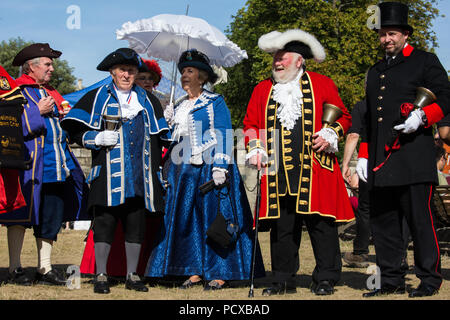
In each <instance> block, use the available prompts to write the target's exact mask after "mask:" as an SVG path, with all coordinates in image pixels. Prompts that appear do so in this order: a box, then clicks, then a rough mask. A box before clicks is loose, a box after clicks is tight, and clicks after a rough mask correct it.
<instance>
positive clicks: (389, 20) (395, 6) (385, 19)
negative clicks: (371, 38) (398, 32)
mask: <svg viewBox="0 0 450 320" xmlns="http://www.w3.org/2000/svg"><path fill="white" fill-rule="evenodd" d="M378 6H379V8H380V27H381V28H383V27H398V28H400V29H403V30H408V31H409V35H411V34H412V33H413V31H414V28H413V27H411V26H410V25H409V24H408V6H407V5H406V4H404V3H400V2H382V3H380V4H379V5H378ZM375 31H378V30H375Z"/></svg>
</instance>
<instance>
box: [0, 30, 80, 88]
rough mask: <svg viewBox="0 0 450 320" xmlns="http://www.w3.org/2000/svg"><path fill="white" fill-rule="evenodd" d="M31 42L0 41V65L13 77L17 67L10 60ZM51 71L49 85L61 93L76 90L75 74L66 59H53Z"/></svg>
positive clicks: (15, 39)
mask: <svg viewBox="0 0 450 320" xmlns="http://www.w3.org/2000/svg"><path fill="white" fill-rule="evenodd" d="M32 43H33V42H27V41H25V40H23V39H22V38H20V37H19V38H14V39H10V40H9V41H8V42H6V41H2V42H1V43H0V65H2V66H3V68H5V70H6V71H7V72H8V73H9V74H10V75H11V76H12V77H13V78H17V76H18V74H19V67H14V66H13V65H12V61H13V60H14V57H15V56H16V55H17V53H19V51H20V50H22V49H23V48H25V47H26V46H29V45H30V44H32ZM53 68H54V69H55V71H53V74H52V79H51V81H50V85H51V86H53V87H54V88H55V89H56V90H58V92H59V93H60V94H61V95H64V94H67V93H71V92H74V91H76V86H75V81H76V78H75V76H73V75H72V72H73V70H74V69H73V68H72V67H70V66H69V63H68V62H67V61H66V60H61V59H53Z"/></svg>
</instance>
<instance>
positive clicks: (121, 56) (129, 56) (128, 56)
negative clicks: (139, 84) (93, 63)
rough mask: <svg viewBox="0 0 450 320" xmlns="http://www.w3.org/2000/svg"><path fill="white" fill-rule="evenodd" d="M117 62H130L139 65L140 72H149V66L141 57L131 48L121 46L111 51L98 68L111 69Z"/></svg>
mask: <svg viewBox="0 0 450 320" xmlns="http://www.w3.org/2000/svg"><path fill="white" fill-rule="evenodd" d="M116 64H129V65H133V66H136V67H138V69H139V71H140V72H148V68H147V66H146V65H145V63H143V62H142V59H141V57H140V56H139V55H138V54H137V53H136V51H134V50H133V49H130V48H119V49H117V50H116V51H114V52H111V53H110V54H108V55H107V56H106V58H105V59H103V61H102V62H100V64H99V65H98V66H97V70H100V71H109V69H111V67H113V66H114V65H116Z"/></svg>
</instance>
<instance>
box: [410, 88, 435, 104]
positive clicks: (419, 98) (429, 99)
mask: <svg viewBox="0 0 450 320" xmlns="http://www.w3.org/2000/svg"><path fill="white" fill-rule="evenodd" d="M436 100H437V98H436V96H435V94H434V93H433V92H431V90H429V89H427V88H424V87H418V88H417V94H416V100H415V101H414V103H413V104H414V107H416V108H423V107H426V106H428V105H430V104H432V103H433V102H435V101H436Z"/></svg>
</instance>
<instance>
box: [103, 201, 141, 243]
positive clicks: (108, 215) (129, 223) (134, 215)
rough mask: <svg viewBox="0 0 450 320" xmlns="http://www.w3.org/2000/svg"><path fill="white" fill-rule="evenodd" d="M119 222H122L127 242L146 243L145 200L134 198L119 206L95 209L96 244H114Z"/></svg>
mask: <svg viewBox="0 0 450 320" xmlns="http://www.w3.org/2000/svg"><path fill="white" fill-rule="evenodd" d="M119 220H120V221H121V222H122V227H123V233H124V235H125V241H126V242H130V243H142V242H143V241H144V236H145V226H146V221H145V206H144V200H143V199H142V198H132V199H127V200H126V201H125V203H124V204H121V205H118V206H114V207H104V206H96V207H95V208H94V242H106V243H109V244H112V242H113V240H114V234H115V232H116V227H117V223H118V221H119Z"/></svg>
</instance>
